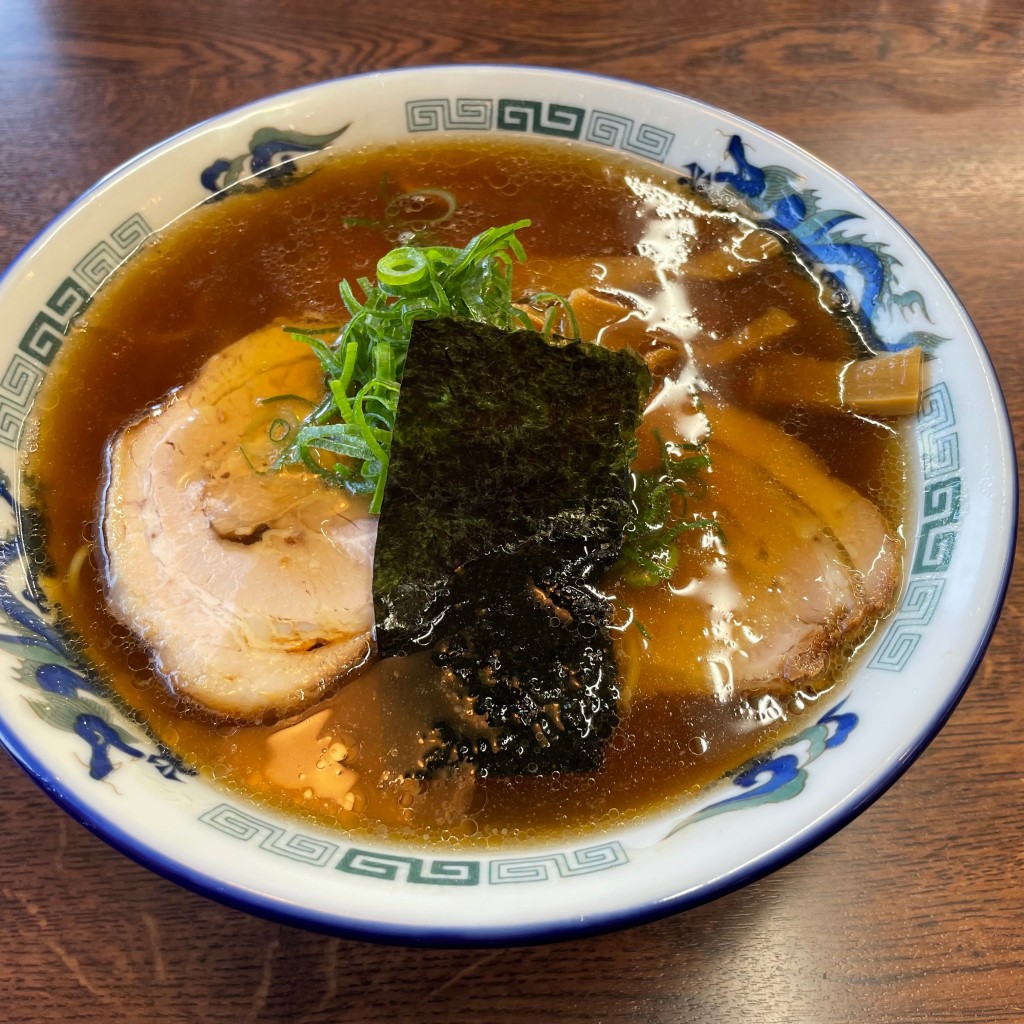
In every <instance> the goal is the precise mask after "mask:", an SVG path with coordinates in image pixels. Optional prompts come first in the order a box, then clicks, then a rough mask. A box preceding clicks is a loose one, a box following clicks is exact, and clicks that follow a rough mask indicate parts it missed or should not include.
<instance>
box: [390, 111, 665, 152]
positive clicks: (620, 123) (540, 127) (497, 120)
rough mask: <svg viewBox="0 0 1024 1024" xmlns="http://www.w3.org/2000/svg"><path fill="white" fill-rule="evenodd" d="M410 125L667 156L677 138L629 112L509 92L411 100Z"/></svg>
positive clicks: (415, 128) (425, 129)
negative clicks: (580, 141) (544, 138)
mask: <svg viewBox="0 0 1024 1024" xmlns="http://www.w3.org/2000/svg"><path fill="white" fill-rule="evenodd" d="M405 125H406V130H407V131H408V132H410V133H412V132H437V131H492V130H497V131H504V132H526V133H530V134H534V135H545V136H548V137H551V138H560V139H580V138H582V139H585V140H586V141H587V142H594V143H596V144H597V145H599V146H607V147H608V148H609V149H619V150H622V151H623V152H624V153H632V154H633V155H634V156H642V157H647V158H648V159H650V160H661V161H664V159H665V157H666V156H667V155H668V151H669V149H670V148H671V146H672V143H673V142H675V138H676V136H675V132H670V131H668V130H667V129H665V128H659V127H658V126H657V125H653V124H647V123H646V122H637V121H636V120H635V119H634V118H632V117H628V116H626V115H625V114H619V113H613V112H612V111H608V110H597V109H593V110H588V108H586V107H576V106H572V105H570V104H567V103H550V102H546V101H543V100H522V99H514V98H509V97H503V98H499V99H489V98H485V97H474V96H456V97H447V96H436V97H431V98H428V99H419V100H408V101H407V102H406V104H405Z"/></svg>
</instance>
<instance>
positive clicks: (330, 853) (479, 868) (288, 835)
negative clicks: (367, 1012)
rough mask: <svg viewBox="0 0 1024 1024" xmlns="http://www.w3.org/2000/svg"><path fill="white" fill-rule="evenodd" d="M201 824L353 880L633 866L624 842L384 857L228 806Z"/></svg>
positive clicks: (488, 876) (483, 877)
mask: <svg viewBox="0 0 1024 1024" xmlns="http://www.w3.org/2000/svg"><path fill="white" fill-rule="evenodd" d="M199 821H201V822H202V823H203V824H204V825H209V826H210V828H213V829H216V831H218V832H220V833H222V834H223V835H226V836H230V837H231V838H232V839H237V840H238V841H239V842H241V843H245V844H247V845H248V844H251V845H253V846H256V847H258V848H259V849H261V850H265V851H266V852H267V853H270V854H273V855H274V856H276V857H284V858H286V859H288V860H292V861H298V862H299V863H302V864H307V865H309V866H310V867H314V868H329V867H333V868H334V870H336V871H341V872H343V873H345V874H349V875H360V876H362V877H364V878H376V879H378V880H379V881H385V882H399V883H403V884H411V885H459V886H477V885H481V884H491V885H504V884H509V883H526V882H547V881H553V880H556V879H559V878H574V877H577V876H579V875H589V874H594V873H595V872H597V871H606V870H608V869H609V868H614V867H619V866H620V865H622V864H628V863H629V857H628V855H627V854H626V851H625V850H624V849H623V847H622V845H621V844H620V843H618V842H608V843H600V844H597V845H595V846H588V847H585V848H583V849H579V850H569V851H565V852H563V851H558V852H556V853H551V854H542V855H537V856H526V857H501V858H498V859H495V860H489V861H487V860H469V859H461V860H460V859H450V858H444V857H416V856H413V855H409V854H395V853H382V852H380V851H377V850H363V849H360V848H358V847H355V846H351V847H347V848H342V847H341V846H340V845H339V844H337V843H332V842H330V841H328V840H326V839H319V838H316V837H314V836H310V835H306V834H305V833H302V832H298V831H295V830H293V829H290V828H284V827H282V826H281V825H277V824H273V823H271V822H269V821H265V820H264V819H263V818H260V817H257V816H256V815H255V814H253V813H252V812H251V811H243V810H242V809H241V808H239V807H235V806H233V805H232V804H227V803H222V804H218V805H217V806H216V807H213V808H211V809H210V810H208V811H205V812H204V813H203V814H201V815H199Z"/></svg>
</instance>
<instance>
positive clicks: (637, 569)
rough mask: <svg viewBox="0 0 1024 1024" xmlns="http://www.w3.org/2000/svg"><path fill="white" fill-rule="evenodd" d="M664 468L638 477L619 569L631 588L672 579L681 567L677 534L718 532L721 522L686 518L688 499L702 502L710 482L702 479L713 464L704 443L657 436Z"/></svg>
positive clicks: (649, 585) (634, 478)
mask: <svg viewBox="0 0 1024 1024" xmlns="http://www.w3.org/2000/svg"><path fill="white" fill-rule="evenodd" d="M655 437H656V438H657V441H658V444H659V446H660V449H661V458H660V464H659V465H658V466H657V467H655V468H654V469H651V470H647V471H645V472H643V473H634V474H633V477H632V480H633V508H634V510H635V513H636V514H635V516H634V518H633V520H632V522H631V523H630V525H629V527H627V530H626V535H625V542H624V544H623V546H622V552H621V554H620V555H619V561H618V567H619V570H620V573H621V575H622V578H623V579H624V580H625V582H626V583H627V584H628V585H629V586H631V587H652V586H654V585H655V584H656V583H661V582H663V581H664V580H668V579H671V578H672V574H673V572H674V571H675V568H676V565H678V563H679V549H678V547H677V540H678V538H679V536H680V535H681V534H683V533H685V532H687V531H690V530H709V531H713V532H714V533H716V534H720V532H721V530H720V527H719V525H718V520H717V519H707V518H699V517H698V518H689V519H688V518H686V516H687V505H688V503H689V501H690V500H692V499H696V498H701V497H703V496H704V493H705V491H706V484H705V482H704V478H703V476H702V475H701V474H702V471H703V470H706V469H708V468H709V467H710V465H711V459H710V457H709V455H708V452H707V448H706V446H704V445H696V444H687V443H682V442H667V441H664V440H663V439H662V438H661V436H660V435H659V434H657V433H655Z"/></svg>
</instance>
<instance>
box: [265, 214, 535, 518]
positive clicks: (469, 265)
mask: <svg viewBox="0 0 1024 1024" xmlns="http://www.w3.org/2000/svg"><path fill="white" fill-rule="evenodd" d="M529 223H530V222H529V221H528V220H521V221H517V222H516V223H515V224H507V225H505V226H504V227H499V228H491V229H489V230H487V231H483V232H481V233H480V234H479V235H477V236H476V237H475V238H474V239H473V240H472V241H471V242H470V243H469V244H468V245H467V246H466V247H465V248H463V249H456V248H452V247H449V246H422V247H417V246H408V245H407V246H402V247H401V248H398V249H393V250H391V252H389V253H387V255H385V256H383V257H382V258H381V259H380V261H379V262H378V264H377V280H376V283H374V282H371V281H369V280H368V279H366V278H360V279H359V280H358V281H357V282H356V284H357V286H358V288H359V289H360V291H362V293H363V296H364V298H363V299H362V300H360V299H359V298H357V296H356V291H355V289H354V288H353V287H352V285H351V284H349V282H348V281H342V282H341V285H340V286H339V287H340V290H341V298H342V301H343V302H344V303H345V308H346V309H347V310H348V312H349V315H350V319H349V321H348V323H347V324H346V325H345V326H344V328H343V329H342V331H341V333H340V334H339V335H338V336H337V338H336V339H335V341H334V342H333V343H331V344H328V343H327V342H325V341H324V339H323V338H322V337H318V336H317V335H318V334H319V333H320V332H319V331H306V330H295V329H292V330H290V333H291V335H292V337H293V338H295V339H296V340H298V341H302V342H304V343H305V344H307V345H309V347H310V348H311V349H312V350H313V351H314V352H315V353H316V355H317V357H318V358H319V360H320V364H321V366H322V367H323V371H324V375H325V377H326V380H327V387H328V392H327V395H326V397H325V398H324V400H323V401H322V402H321V403H320V404H319V405H318V406H317V407H316V408H315V409H314V410H313V411H312V412H311V413H310V414H309V415H308V416H306V418H305V419H304V420H303V421H302V423H301V424H300V425H299V428H298V430H297V431H295V432H294V433H293V434H290V438H289V443H288V444H287V445H286V446H285V447H283V448H282V449H281V452H280V454H279V455H278V457H277V459H276V461H275V465H276V466H277V467H278V468H280V467H283V466H286V465H295V464H302V465H305V466H306V467H307V468H309V469H311V470H312V471H313V472H315V473H318V474H319V475H320V476H322V477H324V478H326V479H327V480H329V481H330V482H331V483H334V484H337V485H340V486H343V487H346V488H347V489H348V490H349V491H352V492H354V493H369V494H372V498H371V499H370V511H371V512H374V513H376V512H379V511H380V506H381V501H382V500H383V495H384V483H385V480H386V478H387V467H388V457H389V452H390V447H391V433H392V430H393V428H394V425H395V413H396V411H397V409H398V391H399V386H400V383H401V380H402V370H403V368H404V366H405V356H406V352H407V351H408V348H409V335H410V333H411V331H412V325H413V323H414V322H415V321H416V320H433V319H437V318H438V317H462V318H465V319H468V320H475V321H478V322H480V323H486V324H490V325H492V326H494V327H500V328H502V329H504V330H509V329H512V328H515V327H524V328H526V329H531V328H532V325H531V323H530V319H529V317H528V316H527V315H526V314H525V313H524V312H523V311H522V310H520V309H517V308H516V307H515V306H514V305H513V304H512V267H513V266H514V264H515V263H516V262H522V261H523V260H524V259H525V258H526V253H525V252H524V251H523V247H522V245H521V243H520V242H519V239H518V238H517V237H516V232H517V231H519V230H520V229H521V228H525V227H528V226H529ZM331 456H334V458H331Z"/></svg>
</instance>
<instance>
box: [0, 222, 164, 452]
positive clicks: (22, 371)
mask: <svg viewBox="0 0 1024 1024" xmlns="http://www.w3.org/2000/svg"><path fill="white" fill-rule="evenodd" d="M152 233H153V229H152V228H151V227H150V226H149V224H148V223H147V222H146V218H145V217H143V216H142V214H141V213H133V214H132V215H131V216H130V217H129V218H128V219H127V220H124V221H122V222H121V223H120V224H118V225H117V227H115V228H114V229H113V230H112V231H111V232H110V234H109V235H108V236H107V237H106V238H102V239H100V240H99V241H98V242H97V243H96V244H95V245H93V246H92V248H91V249H89V251H88V252H87V253H85V254H84V255H83V256H82V257H81V258H80V259H79V260H78V261H77V262H76V263H75V265H74V268H73V269H72V270H71V272H70V273H69V274H68V275H67V276H66V277H65V278H64V279H63V280H62V281H61V282H60V284H58V285H57V287H56V288H55V289H54V290H53V293H52V294H51V295H50V297H49V298H48V299H47V300H46V302H44V303H43V306H42V308H41V309H40V310H39V312H38V313H36V315H35V317H34V318H33V319H32V322H31V323H30V324H29V325H28V328H27V329H26V330H25V332H24V334H22V336H21V341H20V342H19V343H18V352H16V353H15V354H14V356H13V358H12V359H11V361H10V363H8V364H7V368H6V369H5V370H4V371H3V373H2V374H0V444H4V445H6V446H7V447H8V448H13V447H14V446H15V445H16V444H17V441H18V434H19V433H20V431H21V425H22V423H23V422H24V419H25V413H26V412H27V411H28V408H29V406H30V405H31V402H32V397H33V396H34V395H35V393H36V391H37V390H38V388H39V385H40V384H41V383H42V380H43V377H44V376H45V375H46V368H47V367H48V366H49V365H50V363H52V362H53V359H54V357H55V356H56V355H57V353H58V352H59V351H60V347H61V345H63V344H64V339H65V338H66V337H67V334H68V331H70V330H71V326H72V324H74V322H75V320H77V319H78V317H80V316H81V315H82V313H83V312H85V310H86V309H87V308H88V306H89V303H90V302H91V301H92V297H93V295H95V293H96V289H97V288H99V287H100V285H101V284H103V282H104V281H105V280H106V279H107V278H108V277H109V276H110V275H111V274H112V273H113V272H114V271H115V270H116V269H117V268H118V267H119V266H120V265H121V264H122V263H123V262H124V261H125V260H126V259H128V257H129V256H131V255H132V253H134V252H135V250H136V249H138V247H139V246H140V245H142V243H143V242H144V241H145V240H146V239H147V238H148V237H149V236H150V235H151V234H152ZM26 357H27V358H26Z"/></svg>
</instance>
